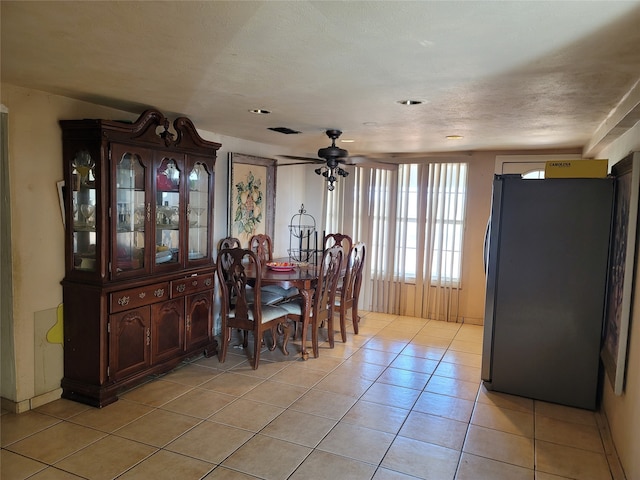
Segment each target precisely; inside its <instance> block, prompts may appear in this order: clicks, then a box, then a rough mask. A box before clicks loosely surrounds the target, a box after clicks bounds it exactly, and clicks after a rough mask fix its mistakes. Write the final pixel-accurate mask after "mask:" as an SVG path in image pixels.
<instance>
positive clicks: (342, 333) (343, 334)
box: [340, 308, 347, 343]
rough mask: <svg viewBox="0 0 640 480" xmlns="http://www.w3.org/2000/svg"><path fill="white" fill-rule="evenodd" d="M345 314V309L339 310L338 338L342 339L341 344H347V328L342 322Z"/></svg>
mask: <svg viewBox="0 0 640 480" xmlns="http://www.w3.org/2000/svg"><path fill="white" fill-rule="evenodd" d="M346 314H347V312H346V311H345V309H343V308H340V336H341V337H342V343H347V326H346V325H345V321H344V317H346Z"/></svg>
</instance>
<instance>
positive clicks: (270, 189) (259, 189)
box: [227, 152, 277, 245]
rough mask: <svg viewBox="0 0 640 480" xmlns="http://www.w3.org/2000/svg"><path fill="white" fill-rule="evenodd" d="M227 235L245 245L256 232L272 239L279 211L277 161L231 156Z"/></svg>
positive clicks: (239, 155)
mask: <svg viewBox="0 0 640 480" xmlns="http://www.w3.org/2000/svg"><path fill="white" fill-rule="evenodd" d="M228 161H229V169H228V171H229V186H228V191H229V199H228V206H229V212H228V214H227V218H228V223H229V226H228V232H229V236H231V237H236V238H238V239H239V240H240V242H241V243H242V245H247V244H248V242H249V238H251V236H252V235H255V234H257V233H265V234H267V235H269V236H270V237H271V238H273V232H274V224H275V212H276V163H277V162H276V160H273V159H270V158H262V157H254V156H252V155H244V154H241V153H231V152H230V153H229V160H228Z"/></svg>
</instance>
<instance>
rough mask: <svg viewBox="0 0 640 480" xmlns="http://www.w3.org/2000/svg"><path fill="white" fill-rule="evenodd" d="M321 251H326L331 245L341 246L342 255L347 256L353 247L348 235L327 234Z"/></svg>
mask: <svg viewBox="0 0 640 480" xmlns="http://www.w3.org/2000/svg"><path fill="white" fill-rule="evenodd" d="M322 245H323V250H326V249H327V248H329V247H332V246H333V245H342V249H343V251H344V254H345V255H347V254H348V253H349V252H350V251H351V247H352V246H353V240H352V239H351V237H350V236H349V235H346V234H344V233H327V234H326V235H325V236H324V240H323V243H322Z"/></svg>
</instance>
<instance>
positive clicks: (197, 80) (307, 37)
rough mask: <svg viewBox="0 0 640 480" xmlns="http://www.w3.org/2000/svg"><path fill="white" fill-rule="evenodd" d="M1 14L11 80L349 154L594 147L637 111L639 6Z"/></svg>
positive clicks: (438, 4)
mask: <svg viewBox="0 0 640 480" xmlns="http://www.w3.org/2000/svg"><path fill="white" fill-rule="evenodd" d="M0 13H1V17H2V25H1V27H2V31H1V34H2V37H1V40H2V44H1V47H2V50H1V54H2V57H1V61H2V64H1V67H2V82H3V83H6V84H12V85H18V86H23V87H28V88H33V89H38V90H43V91H47V92H52V93H56V94H61V95H65V96H69V97H74V98H78V99H82V100H87V101H91V102H94V103H99V104H104V105H108V106H113V107H116V108H121V109H124V110H127V111H131V112H134V113H140V112H142V110H144V109H145V108H148V107H154V108H157V109H159V110H161V111H162V112H164V113H166V114H168V115H169V116H176V115H187V116H189V117H190V118H191V119H192V120H193V121H194V123H195V125H197V126H198V127H199V128H201V129H203V130H208V131H211V132H215V133H218V134H222V135H228V136H233V137H238V138H242V139H247V140H253V141H257V142H263V143H268V144H274V145H279V146H281V147H282V148H283V153H289V154H297V155H315V153H316V151H317V149H318V148H319V147H324V146H326V145H327V144H328V143H329V141H328V139H327V138H326V137H325V135H324V133H323V132H324V130H325V129H327V128H338V129H341V130H342V131H343V132H344V133H343V136H342V138H343V139H344V138H348V139H353V140H354V143H351V144H342V145H341V146H342V147H343V148H347V149H348V150H349V151H350V153H352V154H364V155H388V154H391V153H416V152H426V153H434V152H450V151H468V150H481V149H505V148H511V149H515V148H518V149H536V148H547V147H551V148H563V147H582V146H585V147H586V149H585V152H586V153H588V152H589V151H590V150H594V151H597V148H598V147H599V146H600V147H601V146H602V145H603V142H606V141H609V140H610V139H611V138H612V137H613V136H615V135H619V134H620V132H622V131H624V130H625V129H626V128H628V126H632V125H633V123H635V122H636V121H637V120H638V118H640V115H639V113H640V107H639V105H640V87H639V86H638V80H639V79H640V28H638V25H640V2H638V1H634V2H618V1H568V2H562V1H549V2H547V1H530V2H527V1H517V2H509V1H480V2H473V1H461V2H454V1H418V2H403V1H375V2H363V1H340V2H331V1H319V2H309V1H293V2H282V1H264V2H244V1H234V2H222V1H204V2H179V1H175V2H156V1H147V2H116V1H108V2H57V1H56V2H22V1H18V2H12V1H5V0H3V1H2V2H0ZM403 99H415V100H420V101H422V102H423V103H422V104H421V105H415V106H406V105H401V104H398V103H397V101H398V100H403ZM253 108H263V109H266V110H269V111H271V112H272V113H271V114H270V115H255V114H251V113H249V112H248V111H249V110H250V109H253ZM268 127H289V128H292V129H294V130H298V131H301V132H302V133H301V134H299V135H283V134H280V133H276V132H273V131H270V130H268V129H267V128H268ZM447 135H462V136H463V137H464V138H462V139H460V140H455V141H452V140H447V139H446V138H445V137H446V136H447Z"/></svg>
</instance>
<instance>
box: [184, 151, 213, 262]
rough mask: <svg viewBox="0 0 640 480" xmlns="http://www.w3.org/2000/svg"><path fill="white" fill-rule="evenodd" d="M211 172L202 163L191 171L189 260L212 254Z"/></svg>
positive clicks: (189, 189) (188, 212) (188, 207)
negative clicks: (209, 248)
mask: <svg viewBox="0 0 640 480" xmlns="http://www.w3.org/2000/svg"><path fill="white" fill-rule="evenodd" d="M209 179H210V174H209V172H208V171H207V168H206V167H205V166H204V165H203V164H202V163H196V164H195V165H194V167H193V169H192V170H191V171H190V172H189V181H188V194H189V198H188V204H187V214H188V215H187V216H188V218H189V237H188V238H189V240H188V241H189V245H188V247H189V261H193V260H199V259H202V258H206V257H208V256H210V252H209V251H208V245H209V241H208V240H209V235H208V232H209V215H208V212H209V185H210V181H209Z"/></svg>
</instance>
